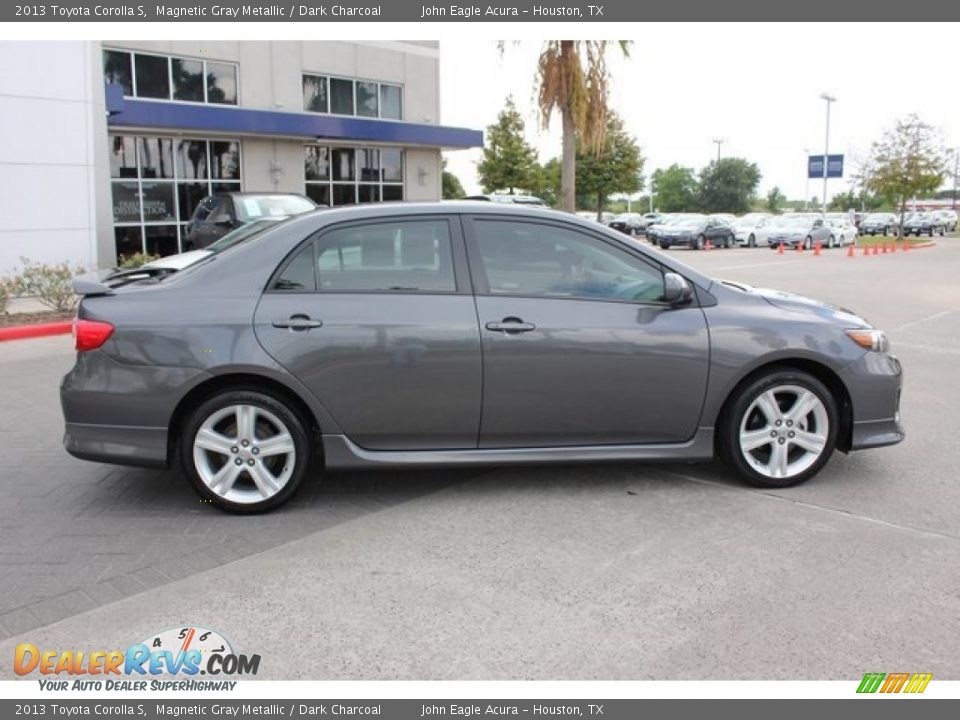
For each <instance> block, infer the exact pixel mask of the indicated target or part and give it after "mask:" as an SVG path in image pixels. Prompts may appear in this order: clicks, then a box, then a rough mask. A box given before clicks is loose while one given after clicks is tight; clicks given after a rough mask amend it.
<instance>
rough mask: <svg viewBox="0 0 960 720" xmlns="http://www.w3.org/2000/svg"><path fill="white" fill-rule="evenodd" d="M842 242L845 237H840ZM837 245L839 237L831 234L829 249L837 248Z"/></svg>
mask: <svg viewBox="0 0 960 720" xmlns="http://www.w3.org/2000/svg"><path fill="white" fill-rule="evenodd" d="M840 242H841V243H842V242H843V238H840ZM836 246H837V239H836V238H835V237H833V235H831V236H830V239H829V240H827V249H828V250H832V249H833V248H835V247H836Z"/></svg>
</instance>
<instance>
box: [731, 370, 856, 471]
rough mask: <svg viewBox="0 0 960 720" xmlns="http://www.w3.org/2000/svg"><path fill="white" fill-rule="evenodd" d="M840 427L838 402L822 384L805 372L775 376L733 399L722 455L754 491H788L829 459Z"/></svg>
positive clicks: (756, 382)
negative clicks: (757, 488) (764, 489)
mask: <svg viewBox="0 0 960 720" xmlns="http://www.w3.org/2000/svg"><path fill="white" fill-rule="evenodd" d="M837 425H838V414H837V404H836V401H835V400H834V398H833V395H832V394H831V393H830V391H829V390H828V389H827V387H826V386H825V385H824V384H823V383H822V382H820V381H819V380H817V378H815V377H814V376H812V375H810V374H809V373H806V372H803V371H800V370H792V369H780V370H772V371H770V372H767V373H765V374H763V375H761V376H760V377H758V378H756V379H755V380H753V381H752V382H750V383H749V384H748V385H746V386H745V387H743V388H742V389H740V390H739V391H738V393H737V395H736V396H735V397H733V398H732V399H731V404H730V406H729V407H728V409H727V411H726V412H725V413H724V418H723V420H722V421H721V424H720V428H719V432H720V437H719V442H718V449H719V450H720V454H721V457H722V458H723V459H724V460H725V461H726V462H728V463H729V464H730V465H731V466H732V467H733V468H734V469H735V470H736V471H737V472H738V473H739V474H740V476H741V477H742V478H743V479H744V480H746V481H747V482H748V483H750V484H751V485H755V486H757V487H768V488H769V487H789V486H791V485H798V484H799V483H802V482H805V481H806V480H809V479H810V478H811V477H813V476H814V475H816V474H817V472H819V471H820V469H821V468H822V467H823V466H824V465H825V464H826V462H827V460H829V459H830V455H831V454H832V453H833V449H834V447H835V445H836V440H837V429H838V428H837Z"/></svg>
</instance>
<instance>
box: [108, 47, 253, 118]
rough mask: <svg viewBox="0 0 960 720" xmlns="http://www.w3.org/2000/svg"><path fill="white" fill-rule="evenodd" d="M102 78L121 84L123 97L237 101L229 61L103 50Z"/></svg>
mask: <svg viewBox="0 0 960 720" xmlns="http://www.w3.org/2000/svg"><path fill="white" fill-rule="evenodd" d="M103 79H104V81H105V82H107V83H111V84H116V85H121V86H123V94H124V95H126V96H127V97H138V98H151V99H155V100H174V101H180V102H196V103H212V104H215V105H236V104H237V87H238V83H237V65H236V63H231V62H222V61H214V60H204V59H201V58H184V57H174V56H170V55H153V54H148V53H139V52H131V51H129V50H113V49H105V50H104V51H103Z"/></svg>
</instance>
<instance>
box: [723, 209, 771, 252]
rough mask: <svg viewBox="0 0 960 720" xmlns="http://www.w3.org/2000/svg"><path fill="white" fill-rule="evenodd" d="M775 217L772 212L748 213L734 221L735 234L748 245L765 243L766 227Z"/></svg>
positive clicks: (753, 245) (740, 241) (755, 245)
mask: <svg viewBox="0 0 960 720" xmlns="http://www.w3.org/2000/svg"><path fill="white" fill-rule="evenodd" d="M772 219H773V215H771V214H770V213H747V214H746V215H744V216H743V217H738V218H737V219H736V220H734V222H733V235H734V237H735V238H736V240H737V242H738V243H740V244H741V245H746V246H747V247H757V245H765V244H766V242H767V233H766V229H767V227H768V226H769V224H770V221H771V220H772Z"/></svg>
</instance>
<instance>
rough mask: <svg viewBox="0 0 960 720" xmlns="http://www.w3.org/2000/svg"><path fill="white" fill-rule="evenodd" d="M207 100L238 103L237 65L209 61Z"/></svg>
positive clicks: (228, 103) (219, 103)
mask: <svg viewBox="0 0 960 720" xmlns="http://www.w3.org/2000/svg"><path fill="white" fill-rule="evenodd" d="M207 102H210V103H214V104H216V105H236V104H237V66H236V65H233V64H231V63H220V62H210V61H207Z"/></svg>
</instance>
